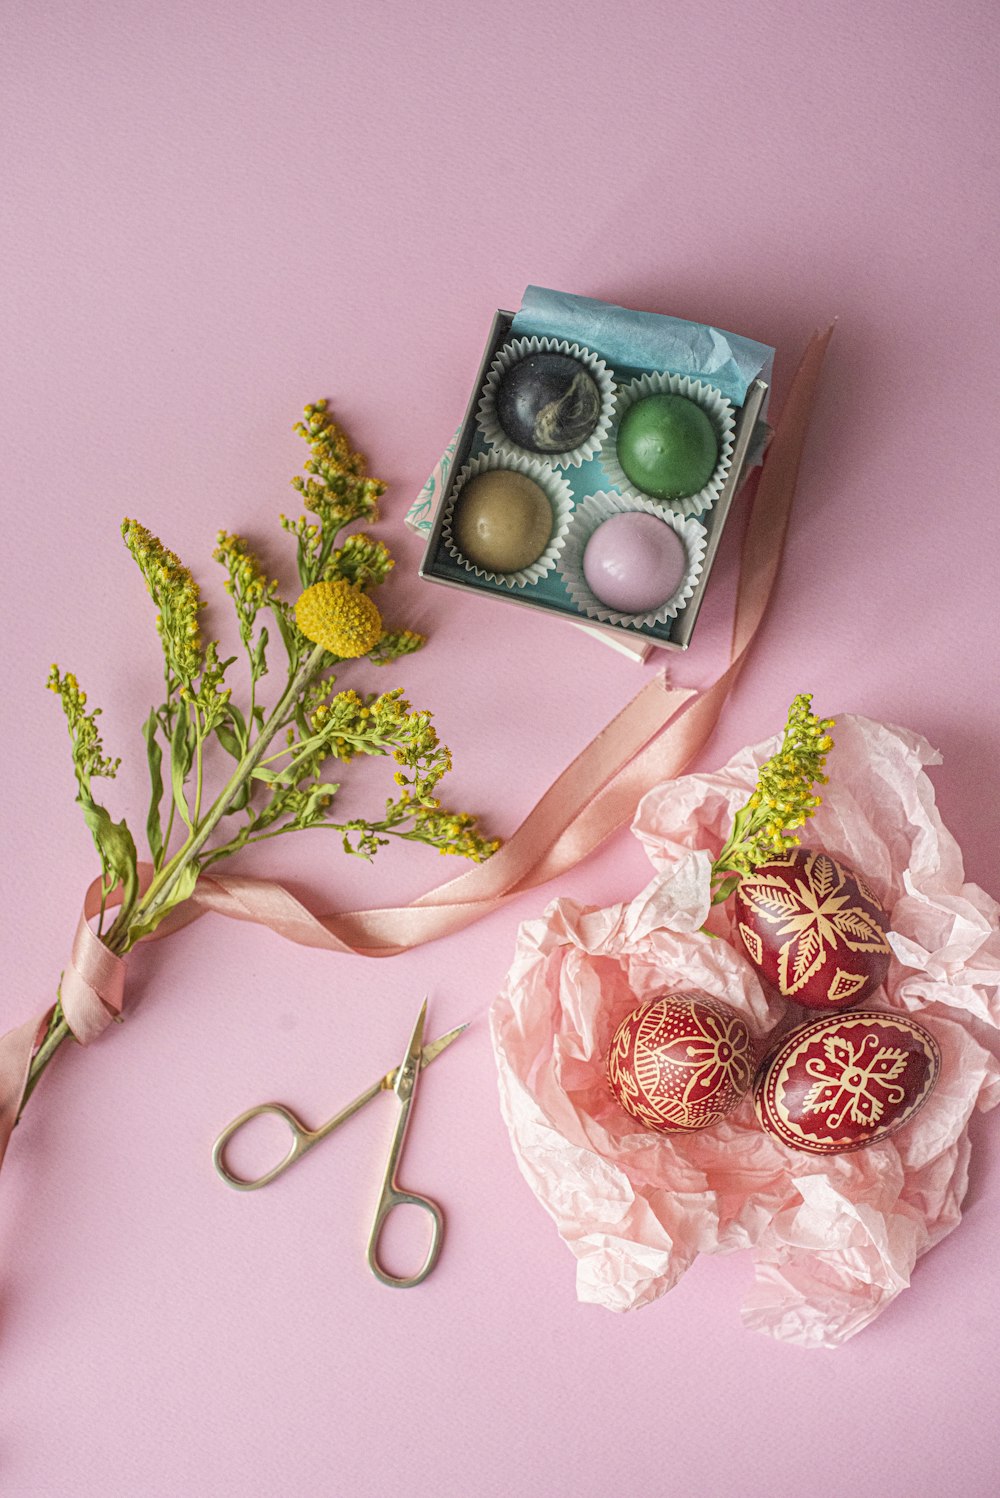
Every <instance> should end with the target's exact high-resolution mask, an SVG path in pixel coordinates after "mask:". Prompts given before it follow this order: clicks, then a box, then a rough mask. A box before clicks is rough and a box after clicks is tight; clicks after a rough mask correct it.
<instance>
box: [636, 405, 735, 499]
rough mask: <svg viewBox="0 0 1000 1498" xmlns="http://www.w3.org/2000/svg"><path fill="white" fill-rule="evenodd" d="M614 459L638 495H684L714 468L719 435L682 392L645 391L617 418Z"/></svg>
mask: <svg viewBox="0 0 1000 1498" xmlns="http://www.w3.org/2000/svg"><path fill="white" fill-rule="evenodd" d="M618 461H619V463H620V464H621V465H622V469H623V471H624V473H625V475H626V477H627V478H628V480H629V482H630V483H632V484H634V485H635V487H636V488H637V489H641V490H642V492H643V493H644V494H651V495H652V496H653V498H654V499H686V498H687V497H688V496H689V495H691V494H697V493H698V492H699V490H701V489H704V487H705V485H706V484H707V483H708V481H709V479H710V478H711V477H712V474H713V473H714V472H715V466H716V464H717V463H718V461H719V439H718V437H717V436H716V433H715V428H714V426H713V425H712V422H711V419H710V418H709V416H708V415H707V413H706V412H705V411H703V410H702V408H701V406H699V405H697V404H696V403H695V402H694V401H692V400H688V399H687V397H686V396H683V395H669V394H664V395H647V396H646V397H645V398H644V399H643V400H639V401H636V403H635V405H634V406H630V407H629V408H628V410H627V411H626V412H625V415H624V416H623V417H622V420H621V425H620V426H619V428H618Z"/></svg>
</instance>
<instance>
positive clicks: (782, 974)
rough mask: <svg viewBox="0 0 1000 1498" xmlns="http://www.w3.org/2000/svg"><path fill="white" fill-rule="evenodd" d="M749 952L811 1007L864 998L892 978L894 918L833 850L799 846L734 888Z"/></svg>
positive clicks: (766, 974) (787, 993)
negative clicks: (890, 920) (833, 855)
mask: <svg viewBox="0 0 1000 1498" xmlns="http://www.w3.org/2000/svg"><path fill="white" fill-rule="evenodd" d="M734 902H735V909H736V929H737V932H738V933H739V938H740V941H741V943H742V945H743V949H744V951H745V952H746V955H747V957H748V958H749V959H750V961H751V963H752V964H753V966H754V967H755V968H756V970H757V972H758V973H759V974H760V976H761V977H762V978H763V979H764V980H765V982H767V983H769V984H770V986H771V987H772V988H774V989H776V990H777V991H778V993H779V994H781V996H782V997H783V998H786V999H792V1000H794V1002H795V1003H796V1004H804V1005H805V1006H806V1008H807V1009H839V1008H841V1007H842V1006H843V1005H845V1004H860V1003H863V1002H864V1000H865V999H867V998H869V997H870V995H871V994H873V993H874V991H875V989H876V988H878V987H879V985H880V984H881V983H884V982H885V977H886V974H887V973H888V971H889V961H890V959H891V957H892V951H891V948H890V946H889V943H888V942H887V941H886V936H885V933H886V928H887V926H888V918H887V916H886V913H885V911H884V910H883V909H882V906H881V905H880V904H879V902H878V900H877V898H876V896H875V895H874V894H873V893H872V891H871V890H870V889H869V888H868V885H867V884H866V883H865V882H864V880H863V879H861V878H859V876H858V875H857V874H855V873H853V872H852V870H850V869H847V868H845V867H844V866H843V864H839V863H838V862H837V860H836V859H835V858H831V857H830V855H829V854H828V853H817V852H814V851H812V850H810V849H809V848H791V849H789V851H788V853H787V854H785V856H784V857H781V858H774V859H772V860H771V861H770V862H769V863H766V864H762V865H761V867H760V868H758V869H755V870H754V871H753V873H752V874H745V875H744V876H743V878H742V879H741V880H740V882H739V885H738V886H737V889H736V893H735V895H734Z"/></svg>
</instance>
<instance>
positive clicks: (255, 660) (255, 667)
mask: <svg viewBox="0 0 1000 1498" xmlns="http://www.w3.org/2000/svg"><path fill="white" fill-rule="evenodd" d="M269 638H270V637H269V635H268V633H267V630H266V629H264V628H263V627H262V628H261V631H260V639H259V640H258V641H257V644H256V645H255V646H254V650H253V654H252V655H251V657H250V666H251V669H252V671H253V677H254V680H255V681H256V680H257V678H258V677H261V676H266V675H267V661H266V660H265V659H264V653H265V651H266V650H267V642H268V639H269Z"/></svg>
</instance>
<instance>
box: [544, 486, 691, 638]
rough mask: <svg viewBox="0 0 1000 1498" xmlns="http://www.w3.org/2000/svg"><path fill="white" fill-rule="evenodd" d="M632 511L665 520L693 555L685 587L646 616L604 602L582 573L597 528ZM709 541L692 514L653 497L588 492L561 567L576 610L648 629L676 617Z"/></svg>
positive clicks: (609, 621)
mask: <svg viewBox="0 0 1000 1498" xmlns="http://www.w3.org/2000/svg"><path fill="white" fill-rule="evenodd" d="M630 510H641V511H643V512H644V513H645V514H647V515H655V516H656V518H657V519H658V520H663V521H665V522H666V523H667V525H669V526H670V528H671V529H672V530H673V531H676V533H677V535H678V536H680V538H681V540H682V541H683V543H684V548H685V550H686V552H687V557H688V570H687V572H686V573H685V575H684V579H683V581H682V582H681V584H680V586H679V587H678V588H677V589H676V591H675V592H674V593H672V594H671V596H670V597H669V598H668V599H667V600H666V602H665V603H662V604H661V605H660V607H659V608H658V609H655V610H653V611H651V612H650V613H646V614H622V613H619V612H618V611H617V610H616V609H611V608H608V606H607V604H604V603H601V601H600V599H599V598H596V597H595V596H594V594H593V593H592V591H591V589H590V587H589V585H588V583H587V579H586V578H585V577H584V575H583V553H584V551H585V550H586V547H587V542H588V541H589V540H590V538H591V536H592V535H593V534H594V532H595V531H596V529H597V527H598V526H599V525H601V524H602V523H603V522H604V521H605V520H610V518H611V516H612V515H619V514H622V513H624V512H625V511H630ZM705 543H706V533H705V527H704V526H703V525H701V524H699V522H698V521H697V520H695V519H693V518H692V517H690V516H684V515H678V514H677V512H676V511H675V510H673V509H671V508H670V507H669V506H668V505H664V504H657V503H655V502H654V501H653V500H651V499H644V498H642V497H641V496H636V495H631V494H613V493H609V492H606V491H604V490H602V491H600V492H599V493H597V494H588V495H587V498H586V499H585V500H584V501H583V502H582V504H579V505H577V507H576V510H575V512H574V514H573V523H572V525H571V526H570V529H569V534H568V535H567V537H566V543H565V545H564V547H563V553H562V559H561V561H560V563H559V571H560V572H561V574H562V578H563V581H564V582H565V584H566V588H567V590H568V592H569V596H570V598H571V599H572V600H573V603H574V604H575V606H576V608H577V609H578V610H579V611H580V613H581V614H585V615H586V617H587V618H588V619H596V620H599V621H600V622H601V623H602V624H616V625H619V626H622V627H625V628H631V629H644V628H649V626H651V625H653V624H666V622H667V620H668V619H674V618H676V616H677V615H678V614H679V613H680V611H681V609H682V608H683V607H684V605H685V604H686V603H687V601H688V599H689V598H690V597H691V595H692V593H693V592H694V589H695V584H696V583H697V581H698V579H699V577H700V576H701V569H702V563H703V562H704V560H705Z"/></svg>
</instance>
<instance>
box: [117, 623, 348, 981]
mask: <svg viewBox="0 0 1000 1498" xmlns="http://www.w3.org/2000/svg"><path fill="white" fill-rule="evenodd" d="M325 654H326V652H325V651H324V649H323V647H322V645H316V646H314V648H313V649H312V650H311V651H310V653H309V655H307V656H306V658H305V660H304V661H303V662H302V664H301V665H300V666H299V668H298V670H297V671H296V672H295V675H294V676H292V677H291V679H290V680H289V683H288V686H287V687H286V688H285V690H284V692H283V693H282V696H281V698H280V700H279V702H278V705H277V706H276V707H275V709H274V710H273V712H272V713H271V715H270V717H268V718H266V719H265V721H264V723H263V724H262V725H261V730H260V733H259V734H258V735H257V740H256V742H255V743H254V745H253V748H252V749H250V750H249V751H248V753H247V754H246V755H245V756H244V757H243V759H242V760H241V761H240V763H239V764H238V765H237V766H236V769H235V770H234V771H233V774H232V775H231V777H230V779H229V780H228V782H227V783H226V785H225V786H224V787H223V789H222V791H221V792H220V793H219V795H218V796H217V797H216V799H215V801H214V802H213V803H212V805H211V807H210V808H209V810H208V811H207V812H206V814H205V817H204V820H203V821H201V822H200V823H199V824H198V826H197V829H196V830H192V832H191V834H190V836H189V837H188V839H187V841H186V842H185V843H184V846H183V847H182V848H180V849H178V851H177V853H176V854H175V855H174V857H173V858H172V859H171V860H170V862H169V863H168V864H166V865H165V866H164V867H163V869H161V871H160V873H159V874H158V875H157V876H156V878H155V879H154V880H153V882H152V884H151V885H150V886H149V889H148V890H147V891H146V893H145V895H144V896H143V897H142V899H141V900H140V901H139V904H138V905H137V907H136V909H135V912H134V916H135V918H137V919H139V920H141V921H142V922H143V923H144V924H145V923H146V922H147V921H149V920H150V919H151V918H153V917H155V916H157V915H159V914H161V912H163V911H164V910H165V909H169V908H170V903H171V902H170V893H171V891H172V889H173V888H174V887H175V885H176V884H177V881H178V879H179V878H180V876H181V874H182V873H183V872H184V870H185V869H186V868H187V867H188V865H189V864H191V863H192V862H193V861H194V860H195V859H196V858H197V857H198V854H199V853H200V852H201V850H202V848H203V847H204V846H205V844H206V843H207V842H208V839H209V838H210V837H211V835H212V833H213V832H214V831H215V829H216V827H217V826H218V824H219V823H220V822H221V820H222V818H223V817H224V816H225V815H226V812H227V811H228V809H229V805H230V802H231V801H232V800H233V799H234V798H235V797H236V796H237V795H238V793H239V792H240V791H241V790H242V789H243V787H244V785H246V783H247V781H248V780H249V779H250V777H251V776H252V774H253V772H254V770H255V769H256V768H257V766H258V765H259V764H260V762H261V760H262V759H263V758H264V753H265V751H266V750H267V748H268V746H269V745H270V743H271V741H272V740H273V738H274V736H275V734H277V733H280V731H281V729H282V728H283V727H284V726H285V724H286V722H287V721H288V710H289V707H290V706H291V705H292V704H293V703H295V702H296V701H297V700H298V698H299V696H300V694H301V693H302V692H303V691H305V689H306V687H307V686H308V685H309V682H310V680H311V679H312V677H313V676H314V675H315V674H316V671H317V669H318V668H319V666H320V664H321V662H322V660H323V656H324V655H325ZM130 924H131V922H130ZM125 935H126V936H127V931H126V933H125ZM109 945H110V942H109ZM130 945H131V943H128V944H127V945H124V946H118V947H115V948H114V950H116V951H119V952H126V951H128V949H129V946H130Z"/></svg>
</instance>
